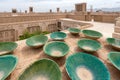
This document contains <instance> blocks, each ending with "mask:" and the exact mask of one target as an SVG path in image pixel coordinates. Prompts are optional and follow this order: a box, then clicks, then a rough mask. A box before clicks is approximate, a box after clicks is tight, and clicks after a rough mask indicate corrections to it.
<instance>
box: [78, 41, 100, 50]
mask: <svg viewBox="0 0 120 80" xmlns="http://www.w3.org/2000/svg"><path fill="white" fill-rule="evenodd" d="M78 46H79V47H80V48H81V49H83V50H84V51H87V52H95V51H97V50H99V49H100V48H101V44H100V43H99V42H97V41H95V40H91V39H81V40H79V41H78Z"/></svg>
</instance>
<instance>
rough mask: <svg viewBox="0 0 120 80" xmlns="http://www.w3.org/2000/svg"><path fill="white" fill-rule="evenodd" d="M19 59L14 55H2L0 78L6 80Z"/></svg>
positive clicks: (0, 58)
mask: <svg viewBox="0 0 120 80" xmlns="http://www.w3.org/2000/svg"><path fill="white" fill-rule="evenodd" d="M17 62H18V59H17V58H16V57H15V56H12V55H4V56H0V80H5V79H6V78H7V77H8V76H9V75H10V73H11V72H12V71H13V70H14V69H15V67H16V64H17Z"/></svg>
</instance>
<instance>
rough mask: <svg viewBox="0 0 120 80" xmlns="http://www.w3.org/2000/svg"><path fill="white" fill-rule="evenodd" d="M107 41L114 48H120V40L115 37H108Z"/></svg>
mask: <svg viewBox="0 0 120 80" xmlns="http://www.w3.org/2000/svg"><path fill="white" fill-rule="evenodd" d="M106 41H107V42H108V44H110V45H111V46H112V47H113V48H115V49H117V50H120V40H119V39H115V38H107V39H106Z"/></svg>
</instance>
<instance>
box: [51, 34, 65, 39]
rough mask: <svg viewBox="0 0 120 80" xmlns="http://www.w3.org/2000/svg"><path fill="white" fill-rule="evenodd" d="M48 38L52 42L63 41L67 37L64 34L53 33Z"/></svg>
mask: <svg viewBox="0 0 120 80" xmlns="http://www.w3.org/2000/svg"><path fill="white" fill-rule="evenodd" d="M50 37H51V38H52V39H53V40H64V39H65V38H66V37H67V35H66V33H64V32H53V33H51V34H50Z"/></svg>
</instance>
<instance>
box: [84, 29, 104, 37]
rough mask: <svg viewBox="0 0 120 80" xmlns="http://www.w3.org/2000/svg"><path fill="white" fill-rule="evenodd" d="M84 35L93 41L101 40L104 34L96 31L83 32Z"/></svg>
mask: <svg viewBox="0 0 120 80" xmlns="http://www.w3.org/2000/svg"><path fill="white" fill-rule="evenodd" d="M82 33H83V34H84V35H85V36H86V37H88V38H91V39H99V38H101V37H102V36H103V35H102V33H100V32H98V31H94V30H83V31H82Z"/></svg>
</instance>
